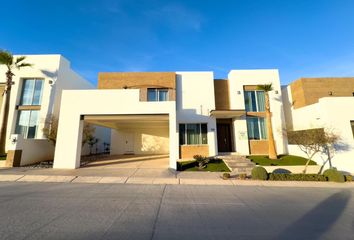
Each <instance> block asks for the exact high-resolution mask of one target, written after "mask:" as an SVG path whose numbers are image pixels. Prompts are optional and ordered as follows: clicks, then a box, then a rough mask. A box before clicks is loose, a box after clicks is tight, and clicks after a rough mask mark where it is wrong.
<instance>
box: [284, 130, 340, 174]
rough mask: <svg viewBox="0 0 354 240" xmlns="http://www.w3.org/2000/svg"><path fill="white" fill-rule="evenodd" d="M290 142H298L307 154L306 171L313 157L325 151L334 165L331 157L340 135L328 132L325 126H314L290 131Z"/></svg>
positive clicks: (288, 133) (304, 171)
mask: <svg viewBox="0 0 354 240" xmlns="http://www.w3.org/2000/svg"><path fill="white" fill-rule="evenodd" d="M287 135H288V141H289V144H296V145H297V146H298V147H299V148H300V150H301V151H302V152H304V153H305V154H306V155H307V159H308V160H307V162H306V164H305V169H304V170H303V173H306V171H307V167H308V165H309V163H310V161H311V160H312V158H313V157H314V156H315V155H316V154H317V153H320V152H325V153H326V154H327V157H328V161H329V162H330V166H332V163H331V158H332V156H333V152H332V149H334V148H333V146H334V145H335V144H336V143H337V142H338V141H339V136H338V135H336V134H334V133H332V132H328V131H327V132H326V131H325V130H324V129H323V128H314V129H308V130H300V131H288V132H287Z"/></svg>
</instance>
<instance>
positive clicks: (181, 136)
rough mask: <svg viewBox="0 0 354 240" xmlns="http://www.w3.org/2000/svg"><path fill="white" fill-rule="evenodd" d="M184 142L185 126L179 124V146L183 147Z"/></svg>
mask: <svg viewBox="0 0 354 240" xmlns="http://www.w3.org/2000/svg"><path fill="white" fill-rule="evenodd" d="M185 142H186V125H185V124H180V125H179V144H180V145H183V144H185Z"/></svg>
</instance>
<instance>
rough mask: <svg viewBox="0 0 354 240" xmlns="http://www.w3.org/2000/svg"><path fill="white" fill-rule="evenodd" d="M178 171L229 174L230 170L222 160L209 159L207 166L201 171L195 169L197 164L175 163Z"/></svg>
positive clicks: (193, 161)
mask: <svg viewBox="0 0 354 240" xmlns="http://www.w3.org/2000/svg"><path fill="white" fill-rule="evenodd" d="M177 170H178V171H191V172H192V171H201V172H230V169H229V168H228V167H227V166H226V164H225V163H224V161H223V160H221V159H211V160H210V161H209V163H208V164H207V166H206V167H205V168H203V169H201V170H199V169H198V167H197V162H196V161H195V160H192V161H183V162H177Z"/></svg>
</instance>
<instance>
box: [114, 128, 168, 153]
mask: <svg viewBox="0 0 354 240" xmlns="http://www.w3.org/2000/svg"><path fill="white" fill-rule="evenodd" d="M126 133H130V134H133V137H134V146H133V151H134V154H168V153H169V129H168V127H166V128H134V129H124V130H112V135H111V138H112V140H111V143H112V144H111V154H112V155H115V154H124V153H125V149H124V145H125V143H124V139H125V136H124V135H125V134H126Z"/></svg>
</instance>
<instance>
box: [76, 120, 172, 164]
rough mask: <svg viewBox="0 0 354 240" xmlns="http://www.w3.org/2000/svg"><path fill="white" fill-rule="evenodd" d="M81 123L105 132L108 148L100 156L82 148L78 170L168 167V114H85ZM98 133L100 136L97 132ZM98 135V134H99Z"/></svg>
mask: <svg viewBox="0 0 354 240" xmlns="http://www.w3.org/2000/svg"><path fill="white" fill-rule="evenodd" d="M83 120H84V123H86V124H90V125H92V126H97V127H96V131H97V130H99V131H101V129H109V131H108V132H105V133H103V135H104V134H106V135H107V134H109V142H107V144H108V145H107V146H109V147H108V149H106V151H105V152H104V154H92V149H91V154H87V152H88V151H90V149H87V147H88V146H86V147H83V149H82V153H81V155H82V157H81V166H82V167H109V168H112V167H117V168H139V167H142V168H168V167H169V149H170V147H169V116H168V114H142V115H139V114H134V115H85V116H84V117H83ZM99 134H101V133H99ZM101 136H102V134H101Z"/></svg>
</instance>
